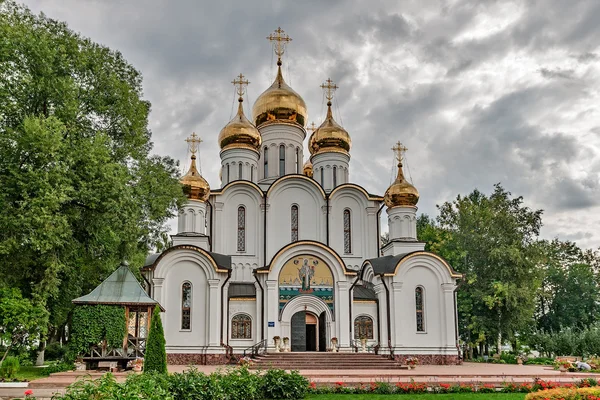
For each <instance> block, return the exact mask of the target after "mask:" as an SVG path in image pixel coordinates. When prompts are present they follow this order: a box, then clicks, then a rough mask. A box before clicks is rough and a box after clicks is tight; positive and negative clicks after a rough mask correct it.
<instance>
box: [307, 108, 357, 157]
mask: <svg viewBox="0 0 600 400" xmlns="http://www.w3.org/2000/svg"><path fill="white" fill-rule="evenodd" d="M351 147H352V139H350V135H349V134H348V132H347V131H346V130H345V129H344V128H342V127H341V126H340V124H338V123H337V122H335V120H334V119H333V114H332V112H331V101H329V102H327V118H325V121H324V122H323V123H322V124H321V126H319V127H318V128H317V129H316V130H315V131H314V132H313V133H312V135H311V136H310V139H309V140H308V150H309V151H310V154H311V155H315V154H319V153H325V152H339V153H345V154H349V153H350V148H351Z"/></svg>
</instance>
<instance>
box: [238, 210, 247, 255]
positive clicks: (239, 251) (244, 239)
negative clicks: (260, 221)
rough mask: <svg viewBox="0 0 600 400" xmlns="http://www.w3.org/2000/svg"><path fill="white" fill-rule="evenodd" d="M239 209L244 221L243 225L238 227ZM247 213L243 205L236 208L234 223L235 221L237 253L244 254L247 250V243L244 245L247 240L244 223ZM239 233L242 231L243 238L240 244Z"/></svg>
mask: <svg viewBox="0 0 600 400" xmlns="http://www.w3.org/2000/svg"><path fill="white" fill-rule="evenodd" d="M240 209H241V210H243V211H244V221H243V225H240ZM247 216H248V215H247V213H246V206H244V205H243V204H240V205H239V206H238V207H237V208H236V214H235V221H236V230H235V233H236V237H235V238H236V241H235V243H236V244H235V248H236V251H237V252H238V253H245V252H246V249H247V243H246V239H247V233H248V232H247V230H246V221H247V219H248V218H247ZM240 231H243V237H242V241H241V242H240ZM240 243H241V244H242V246H240Z"/></svg>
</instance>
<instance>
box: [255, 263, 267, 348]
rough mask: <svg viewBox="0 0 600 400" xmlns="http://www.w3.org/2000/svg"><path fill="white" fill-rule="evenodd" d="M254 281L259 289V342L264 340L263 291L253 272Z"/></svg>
mask: <svg viewBox="0 0 600 400" xmlns="http://www.w3.org/2000/svg"><path fill="white" fill-rule="evenodd" d="M254 279H256V283H258V287H259V288H260V293H261V296H260V308H261V310H262V311H261V313H260V340H261V341H263V340H265V291H264V289H263V286H262V285H261V284H260V281H259V280H258V276H257V274H256V271H255V272H254Z"/></svg>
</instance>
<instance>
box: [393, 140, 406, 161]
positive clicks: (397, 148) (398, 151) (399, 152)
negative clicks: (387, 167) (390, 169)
mask: <svg viewBox="0 0 600 400" xmlns="http://www.w3.org/2000/svg"><path fill="white" fill-rule="evenodd" d="M392 150H393V151H394V155H395V156H396V160H398V162H400V163H401V162H402V160H403V159H404V153H406V151H407V150H408V148H407V147H406V146H404V145H403V144H402V143H401V142H400V141H398V142H397V143H396V144H395V145H394V147H392Z"/></svg>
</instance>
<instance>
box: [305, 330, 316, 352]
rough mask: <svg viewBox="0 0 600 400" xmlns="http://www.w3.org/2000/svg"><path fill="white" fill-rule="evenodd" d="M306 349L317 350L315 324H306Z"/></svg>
mask: <svg viewBox="0 0 600 400" xmlns="http://www.w3.org/2000/svg"><path fill="white" fill-rule="evenodd" d="M306 351H317V325H313V324H311V325H306Z"/></svg>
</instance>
